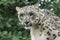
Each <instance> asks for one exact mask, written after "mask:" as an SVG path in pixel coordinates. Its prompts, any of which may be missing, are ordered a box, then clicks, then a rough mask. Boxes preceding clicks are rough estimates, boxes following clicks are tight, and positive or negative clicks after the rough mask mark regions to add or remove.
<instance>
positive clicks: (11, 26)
mask: <svg viewBox="0 0 60 40" xmlns="http://www.w3.org/2000/svg"><path fill="white" fill-rule="evenodd" d="M37 2H39V3H40V4H41V6H40V8H43V9H49V10H51V11H53V12H54V13H55V14H57V15H58V16H60V12H59V11H60V0H0V40H30V35H29V30H25V29H24V28H23V26H22V25H21V24H19V21H18V17H17V12H16V10H15V7H16V6H20V7H23V6H27V5H33V4H35V3H37Z"/></svg>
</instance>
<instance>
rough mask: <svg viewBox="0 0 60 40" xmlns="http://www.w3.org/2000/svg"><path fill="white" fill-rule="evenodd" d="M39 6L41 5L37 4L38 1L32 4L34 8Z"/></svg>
mask: <svg viewBox="0 0 60 40" xmlns="http://www.w3.org/2000/svg"><path fill="white" fill-rule="evenodd" d="M39 6H41V4H39V3H36V4H34V5H33V7H34V8H39Z"/></svg>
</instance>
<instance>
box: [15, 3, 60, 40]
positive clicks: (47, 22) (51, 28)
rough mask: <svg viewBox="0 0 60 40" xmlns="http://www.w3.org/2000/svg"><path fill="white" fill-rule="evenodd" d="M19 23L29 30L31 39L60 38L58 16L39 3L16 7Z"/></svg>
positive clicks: (59, 19)
mask: <svg viewBox="0 0 60 40" xmlns="http://www.w3.org/2000/svg"><path fill="white" fill-rule="evenodd" d="M16 11H17V13H18V19H19V21H20V22H21V24H22V25H23V26H24V27H25V28H26V29H29V30H30V34H31V40H60V18H59V17H58V16H57V15H56V14H54V13H53V12H51V11H50V10H47V9H41V8H39V4H34V5H28V6H24V7H16Z"/></svg>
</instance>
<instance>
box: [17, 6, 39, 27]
mask: <svg viewBox="0 0 60 40" xmlns="http://www.w3.org/2000/svg"><path fill="white" fill-rule="evenodd" d="M37 9H38V7H36V6H35V7H34V6H26V7H22V8H20V7H16V10H17V12H18V18H19V21H20V22H21V23H22V25H24V26H26V27H30V26H32V24H34V23H36V21H37V20H38V19H39V17H38V16H39V14H38V11H39V10H37Z"/></svg>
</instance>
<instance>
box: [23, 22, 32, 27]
mask: <svg viewBox="0 0 60 40" xmlns="http://www.w3.org/2000/svg"><path fill="white" fill-rule="evenodd" d="M24 25H25V26H26V27H29V26H32V23H29V24H24Z"/></svg>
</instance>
